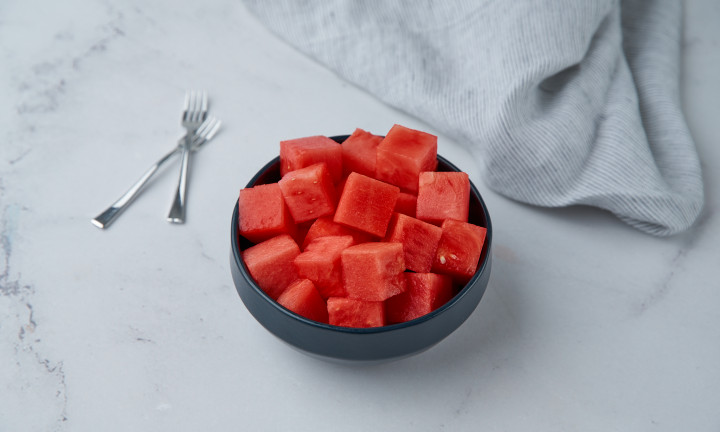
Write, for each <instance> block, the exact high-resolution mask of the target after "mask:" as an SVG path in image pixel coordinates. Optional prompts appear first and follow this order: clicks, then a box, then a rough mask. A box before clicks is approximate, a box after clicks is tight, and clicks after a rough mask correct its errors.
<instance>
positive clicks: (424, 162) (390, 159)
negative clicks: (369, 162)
mask: <svg viewBox="0 0 720 432" xmlns="http://www.w3.org/2000/svg"><path fill="white" fill-rule="evenodd" d="M435 168H437V137H436V136H435V135H431V134H429V133H426V132H422V131H418V130H414V129H409V128H406V127H404V126H400V125H395V126H393V127H392V128H391V129H390V131H389V132H388V133H387V135H386V136H385V139H383V140H382V142H381V143H380V145H378V148H377V161H376V162H375V178H377V179H378V180H382V181H384V182H387V183H390V184H394V185H396V186H399V187H400V188H401V189H402V190H403V191H406V192H412V193H417V191H418V177H419V176H420V173H421V172H423V171H434V170H435Z"/></svg>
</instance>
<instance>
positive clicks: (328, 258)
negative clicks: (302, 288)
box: [295, 236, 353, 298]
mask: <svg viewBox="0 0 720 432" xmlns="http://www.w3.org/2000/svg"><path fill="white" fill-rule="evenodd" d="M352 244H353V238H352V237H351V236H328V237H320V238H317V239H315V240H313V241H311V242H310V243H309V244H308V245H307V247H306V248H305V251H304V252H302V253H301V254H300V255H298V256H297V257H296V258H295V268H297V272H298V275H299V276H300V277H301V278H307V279H310V280H311V281H312V282H313V283H314V284H315V287H316V288H317V290H318V291H319V292H320V295H321V296H322V297H323V298H328V297H343V296H345V295H346V294H347V292H346V291H345V287H344V285H343V278H342V265H341V263H340V254H341V253H342V251H343V250H345V249H347V248H348V247H349V246H351V245H352Z"/></svg>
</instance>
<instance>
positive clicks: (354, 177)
mask: <svg viewBox="0 0 720 432" xmlns="http://www.w3.org/2000/svg"><path fill="white" fill-rule="evenodd" d="M399 193H400V189H399V188H398V187H397V186H393V185H390V184H387V183H383V182H381V181H379V180H375V179H373V178H370V177H368V176H364V175H362V174H358V173H351V174H350V175H349V176H348V178H347V182H346V183H345V188H344V189H343V192H342V195H341V196H340V200H339V201H338V205H337V210H336V211H335V216H334V218H333V220H334V221H335V222H337V223H339V224H343V225H346V226H349V227H351V228H355V229H358V230H360V231H363V232H366V233H369V234H372V235H374V236H377V237H383V236H384V235H385V231H386V230H387V226H388V222H390V218H391V217H392V213H393V209H395V202H396V201H397V197H398V194H399Z"/></svg>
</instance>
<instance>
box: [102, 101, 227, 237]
mask: <svg viewBox="0 0 720 432" xmlns="http://www.w3.org/2000/svg"><path fill="white" fill-rule="evenodd" d="M181 123H182V126H183V127H184V128H185V130H186V131H187V132H186V134H185V136H184V137H182V138H181V139H180V141H179V142H178V145H177V146H176V147H175V148H173V149H172V150H170V151H169V152H168V153H167V154H166V155H165V156H163V157H162V158H160V159H159V160H158V161H157V162H155V163H154V164H153V165H152V166H150V168H148V170H147V171H145V173H144V174H143V175H142V176H141V177H140V179H138V181H136V182H135V183H134V184H133V185H132V186H131V187H130V189H128V191H127V192H125V194H123V195H122V196H121V197H120V198H118V200H117V201H115V202H114V203H113V204H112V205H110V207H108V208H107V209H106V210H105V211H103V212H102V213H100V214H99V215H97V216H96V217H95V218H94V219H93V220H92V221H91V222H92V224H93V225H95V226H96V227H98V228H107V227H108V226H110V224H111V223H112V222H113V221H114V220H115V219H116V218H117V217H118V216H119V215H120V214H121V213H122V211H123V210H125V209H126V208H127V207H128V206H129V205H130V204H131V203H132V202H133V201H134V200H135V198H137V196H138V195H139V194H140V192H141V191H142V189H143V187H144V186H145V185H146V184H147V183H148V181H150V179H151V178H152V177H153V176H154V175H155V173H157V171H158V170H159V169H160V167H162V166H163V165H164V164H165V163H166V162H167V161H169V160H170V159H172V157H173V156H175V155H176V154H178V153H181V154H182V160H181V163H180V178H179V179H178V186H177V191H176V192H175V196H174V199H173V203H172V206H171V208H170V212H169V213H168V217H167V219H168V221H169V222H172V223H183V222H185V209H186V196H187V182H188V171H189V166H190V156H191V154H192V153H193V152H194V151H197V150H198V149H199V148H200V147H201V146H202V145H203V144H205V143H206V142H208V141H210V140H211V139H212V137H213V136H215V134H216V133H217V131H218V129H219V128H220V124H221V122H220V120H218V119H217V118H215V117H212V116H208V98H207V93H206V92H204V91H203V92H198V91H189V92H187V93H186V94H185V103H184V107H183V114H182V120H181Z"/></svg>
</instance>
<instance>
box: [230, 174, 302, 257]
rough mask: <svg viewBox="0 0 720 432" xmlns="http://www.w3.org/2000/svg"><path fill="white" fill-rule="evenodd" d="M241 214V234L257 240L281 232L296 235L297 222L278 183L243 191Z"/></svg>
mask: <svg viewBox="0 0 720 432" xmlns="http://www.w3.org/2000/svg"><path fill="white" fill-rule="evenodd" d="M238 215H239V216H238V227H239V229H240V235H242V236H243V237H245V238H246V239H248V240H250V241H251V242H253V243H260V242H262V241H264V240H268V239H270V238H272V237H275V236H278V235H280V234H289V235H291V236H293V237H294V236H295V233H296V228H295V223H294V222H293V219H292V216H290V212H289V210H288V208H287V205H285V199H284V198H283V196H282V191H281V190H280V186H278V184H277V183H271V184H266V185H258V186H255V187H252V188H245V189H242V190H240V196H239V198H238Z"/></svg>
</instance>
